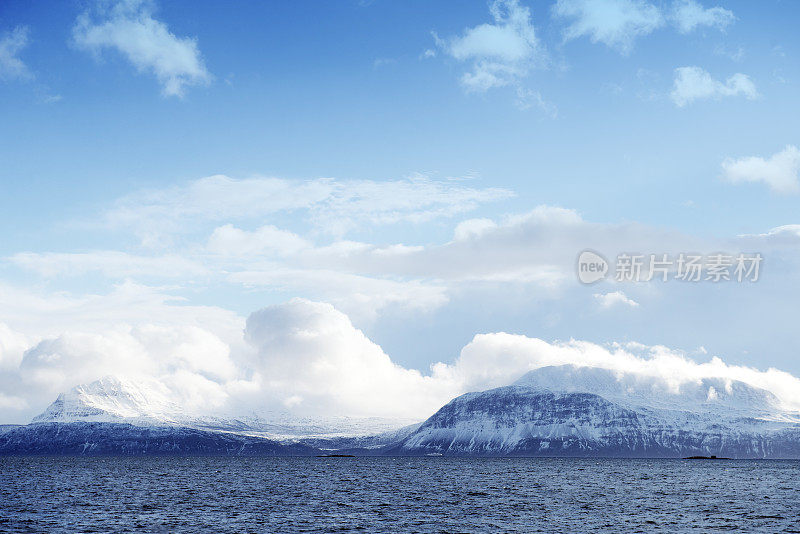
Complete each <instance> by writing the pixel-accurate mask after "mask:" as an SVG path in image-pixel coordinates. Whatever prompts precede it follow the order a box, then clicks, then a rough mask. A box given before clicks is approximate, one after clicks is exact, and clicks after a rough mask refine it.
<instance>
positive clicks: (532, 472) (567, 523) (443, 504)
mask: <svg viewBox="0 0 800 534" xmlns="http://www.w3.org/2000/svg"><path fill="white" fill-rule="evenodd" d="M0 470H1V471H0V531H2V532H54V533H55V532H369V533H373V532H386V533H396V532H586V531H616V532H682V531H692V530H694V531H698V532H714V531H744V532H800V462H789V461H727V460H719V461H705V460H586V459H541V458H540V459H527V458H519V459H448V458H188V457H187V458H154V457H144V458H142V457H139V458H66V457H61V458H0Z"/></svg>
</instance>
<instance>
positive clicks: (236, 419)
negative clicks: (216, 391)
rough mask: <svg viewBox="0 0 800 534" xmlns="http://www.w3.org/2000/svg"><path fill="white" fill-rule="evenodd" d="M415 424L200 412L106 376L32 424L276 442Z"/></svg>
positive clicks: (65, 396) (155, 390) (151, 384)
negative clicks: (123, 427) (186, 431)
mask: <svg viewBox="0 0 800 534" xmlns="http://www.w3.org/2000/svg"><path fill="white" fill-rule="evenodd" d="M415 422H416V421H413V420H406V419H389V418H380V417H360V418H359V417H341V416H340V417H298V416H294V415H291V414H288V413H285V412H269V411H263V412H259V413H250V414H244V415H242V414H234V415H229V414H198V413H194V412H190V411H187V410H185V409H183V408H182V407H181V406H180V405H179V404H177V403H176V402H174V401H172V400H170V397H169V392H168V391H165V390H164V389H163V386H161V385H160V384H159V383H158V382H155V381H145V380H128V379H123V378H119V377H114V376H106V377H104V378H101V379H100V380H96V381H94V382H91V383H89V384H85V385H79V386H76V387H74V388H72V389H71V390H70V391H68V392H66V393H62V394H60V395H59V396H58V398H57V399H56V400H55V401H54V402H53V403H52V404H51V405H50V406H48V407H47V409H45V411H44V412H42V413H41V414H39V415H38V416H36V417H34V418H33V420H32V423H124V424H131V425H134V426H142V427H163V426H180V427H186V428H195V429H198V430H207V431H216V432H230V433H237V434H242V435H248V436H253V437H264V438H269V439H273V440H284V441H285V440H296V439H334V438H352V437H365V436H374V435H380V434H387V435H391V433H392V432H395V431H397V430H399V429H401V428H403V427H406V426H408V425H409V424H412V423H415Z"/></svg>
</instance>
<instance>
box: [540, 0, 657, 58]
mask: <svg viewBox="0 0 800 534" xmlns="http://www.w3.org/2000/svg"><path fill="white" fill-rule="evenodd" d="M552 10H553V15H554V16H556V17H559V18H563V19H569V20H571V21H572V22H571V23H570V25H569V26H567V28H566V29H565V30H564V38H565V39H567V40H570V39H577V38H579V37H588V38H589V39H590V40H591V41H592V42H593V43H598V42H600V43H604V44H605V45H607V46H609V47H611V48H615V49H617V50H619V51H620V52H622V53H623V54H627V53H629V52H630V51H631V49H632V48H633V43H634V41H635V40H636V38H638V37H641V36H644V35H647V34H650V33H652V32H653V31H654V30H656V29H657V28H659V27H660V26H661V25H662V24H663V23H664V18H663V16H662V14H661V11H660V10H659V8H658V7H656V6H655V5H653V4H650V3H648V2H646V1H644V0H558V2H556V4H555V5H554V6H553V8H552Z"/></svg>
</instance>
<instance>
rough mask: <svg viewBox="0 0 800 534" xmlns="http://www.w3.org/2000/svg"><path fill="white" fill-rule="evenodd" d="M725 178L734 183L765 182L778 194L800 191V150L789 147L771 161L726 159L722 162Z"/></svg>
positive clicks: (771, 158) (753, 157)
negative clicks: (799, 176)
mask: <svg viewBox="0 0 800 534" xmlns="http://www.w3.org/2000/svg"><path fill="white" fill-rule="evenodd" d="M722 171H723V177H724V178H725V180H727V181H729V182H732V183H741V182H763V183H765V184H767V186H769V188H770V189H772V190H773V191H775V192H777V193H797V192H798V191H800V179H799V178H798V175H799V174H800V149H798V148H797V147H796V146H793V145H787V146H786V148H784V149H783V150H782V151H780V152H778V153H776V154H773V155H772V156H771V157H770V158H769V159H764V158H760V157H757V156H752V157H748V158H740V159H726V160H725V161H723V162H722Z"/></svg>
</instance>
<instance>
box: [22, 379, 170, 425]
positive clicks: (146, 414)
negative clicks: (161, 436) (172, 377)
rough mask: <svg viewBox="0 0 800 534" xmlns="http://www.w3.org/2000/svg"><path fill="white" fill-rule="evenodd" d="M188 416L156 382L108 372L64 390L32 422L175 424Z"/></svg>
mask: <svg viewBox="0 0 800 534" xmlns="http://www.w3.org/2000/svg"><path fill="white" fill-rule="evenodd" d="M185 418H186V415H185V414H182V413H181V410H180V407H179V406H177V405H176V404H174V403H172V402H170V401H169V399H168V396H167V393H166V392H165V391H163V390H161V389H160V388H158V386H157V385H156V384H150V383H145V382H143V381H136V382H134V381H131V380H123V379H120V378H117V377H113V376H107V377H103V378H101V379H100V380H96V381H94V382H91V383H90V384H85V385H79V386H75V387H74V388H72V389H71V390H70V391H68V392H66V393H61V394H60V395H59V396H58V398H57V399H56V400H55V401H54V402H53V403H52V404H51V405H50V406H48V407H47V409H46V410H45V411H44V412H42V413H41V414H39V415H37V416H36V417H34V418H33V421H32V422H33V423H73V422H97V423H116V422H122V421H126V422H131V423H140V424H150V425H159V424H163V425H172V424H178V423H179V420H180V419H185Z"/></svg>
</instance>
